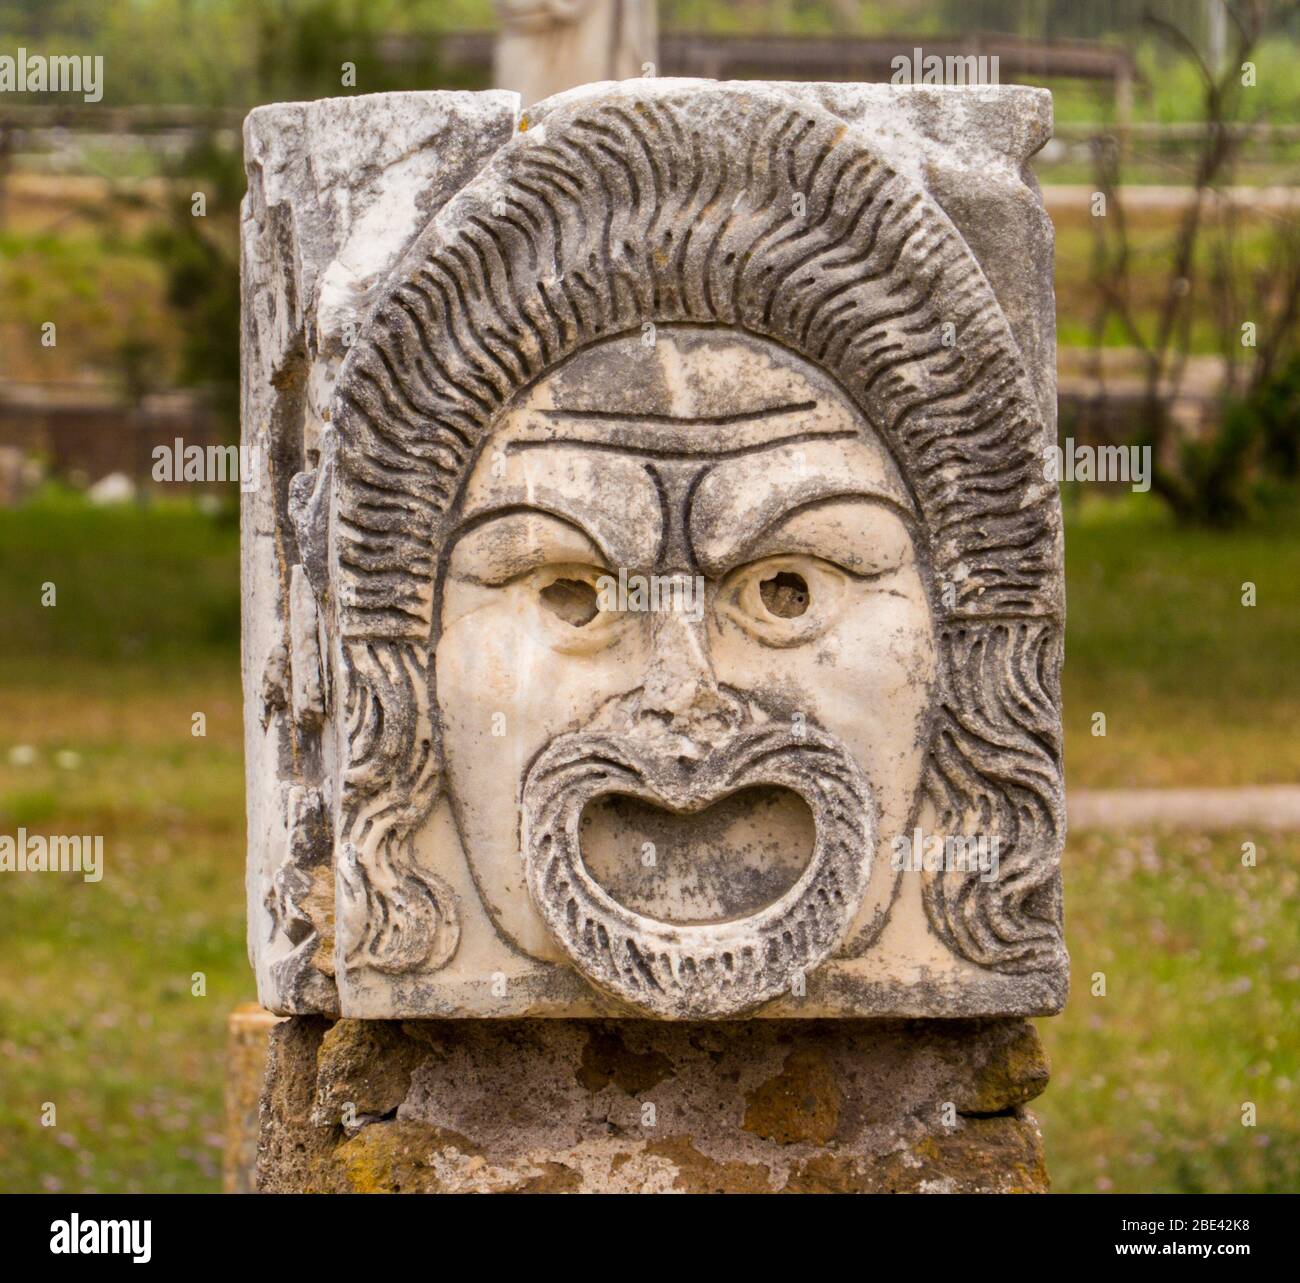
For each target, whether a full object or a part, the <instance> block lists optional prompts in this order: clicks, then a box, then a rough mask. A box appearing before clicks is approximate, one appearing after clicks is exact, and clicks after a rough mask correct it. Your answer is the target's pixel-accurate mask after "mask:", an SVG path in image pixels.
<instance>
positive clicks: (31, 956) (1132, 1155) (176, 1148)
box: [0, 498, 1300, 1191]
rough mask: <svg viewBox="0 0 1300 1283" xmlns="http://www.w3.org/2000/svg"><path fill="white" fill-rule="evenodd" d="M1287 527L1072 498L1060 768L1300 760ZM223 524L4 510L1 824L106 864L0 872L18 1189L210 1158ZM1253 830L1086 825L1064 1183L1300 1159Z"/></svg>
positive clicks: (1056, 1049) (1215, 1177)
mask: <svg viewBox="0 0 1300 1283" xmlns="http://www.w3.org/2000/svg"><path fill="white" fill-rule="evenodd" d="M1298 530H1300V527H1297V525H1295V524H1294V523H1290V522H1287V523H1283V524H1279V525H1275V526H1272V527H1269V528H1260V529H1253V530H1246V531H1242V532H1239V533H1234V534H1231V535H1201V534H1195V533H1189V532H1186V531H1179V530H1175V529H1173V528H1172V527H1171V526H1170V525H1169V524H1168V523H1167V522H1166V521H1165V520H1163V519H1162V518H1161V516H1160V514H1159V512H1158V510H1156V509H1155V507H1154V506H1153V505H1151V504H1149V503H1147V504H1142V503H1136V502H1125V503H1121V504H1107V505H1104V506H1099V507H1096V508H1090V509H1086V510H1084V511H1083V512H1081V513H1079V514H1077V515H1076V517H1075V518H1074V519H1073V520H1072V521H1071V523H1070V526H1069V530H1068V535H1067V561H1068V565H1069V579H1070V584H1069V592H1070V626H1069V635H1068V651H1067V664H1066V729H1067V769H1068V779H1069V781H1070V784H1071V786H1072V787H1082V786H1111V785H1139V784H1152V785H1164V784H1173V783H1201V784H1241V783H1255V782H1278V781H1287V782H1294V781H1300V735H1297V733H1296V730H1295V727H1296V725H1297V721H1298V718H1300V682H1298V681H1297V677H1296V656H1297V654H1300V605H1298V604H1297V601H1296V584H1297V582H1298V581H1300V539H1297V537H1296V536H1297V531H1298ZM237 543H238V534H237V530H236V527H235V523H234V520H233V517H232V515H231V514H229V513H227V514H224V515H221V514H219V515H216V516H210V515H205V514H203V513H201V512H199V511H198V510H196V509H195V508H192V507H189V506H171V505H155V506H154V507H153V508H151V509H147V510H146V509H139V508H135V507H131V508H118V509H92V508H89V507H87V506H85V505H84V504H82V503H81V502H80V501H74V500H71V499H66V498H64V499H59V498H51V499H46V500H44V501H42V502H40V503H38V504H35V505H28V506H27V507H26V508H24V509H19V510H8V511H0V609H2V610H3V618H4V620H5V625H6V628H5V631H6V637H5V657H4V663H3V664H2V665H0V833H10V834H12V833H13V832H14V830H15V829H16V828H18V827H20V826H23V827H26V828H28V829H29V830H31V831H43V832H62V833H91V834H102V835H103V836H104V839H105V870H106V872H105V877H104V880H103V881H102V882H100V883H98V884H87V883H84V882H81V881H79V880H74V879H73V878H72V877H69V876H63V877H54V876H47V877H37V876H28V877H25V878H17V877H16V876H9V877H7V878H6V879H5V880H4V882H3V886H2V889H0V939H3V941H4V946H5V947H4V948H3V949H0V1190H7V1191H8V1190H41V1189H50V1190H68V1191H80V1190H99V1191H119V1190H211V1189H215V1188H217V1186H218V1183H219V1182H218V1169H219V1162H220V1134H219V1133H220V1125H221V1123H220V1102H221V1083H222V1067H223V1036H224V1026H225V1018H226V1015H227V1013H228V1011H229V1010H230V1008H231V1006H232V1005H233V1004H234V1003H236V1002H238V1001H241V1000H245V999H248V998H251V997H252V994H253V985H252V979H251V976H250V974H249V971H248V965H247V962H246V960H245V956H244V941H243V842H244V831H243V802H242V798H243V779H242V766H241V748H240V726H239V719H240V694H239V678H238V660H237V637H238V587H237V579H238V574H237ZM1244 580H1252V581H1254V582H1255V583H1256V584H1257V587H1258V601H1259V604H1258V605H1257V606H1255V607H1253V608H1246V607H1242V606H1241V605H1240V591H1241V588H1240V586H1241V583H1242V582H1243V581H1244ZM46 582H53V583H54V584H55V585H56V592H57V604H56V605H55V606H53V607H43V606H42V605H41V592H42V585H43V584H44V583H46ZM1095 711H1104V712H1105V713H1106V714H1107V722H1108V726H1107V732H1108V733H1107V735H1106V737H1105V738H1097V737H1094V736H1093V735H1092V734H1091V717H1092V713H1093V712H1095ZM196 712H202V713H204V715H205V717H206V735H204V736H203V737H201V738H199V737H195V736H193V735H192V734H191V728H192V725H193V722H192V719H193V714H194V713H196ZM1245 836H1246V835H1236V834H1225V835H1222V836H1219V837H1214V838H1209V837H1206V836H1204V835H1200V834H1177V833H1174V834H1163V835H1157V836H1151V835H1081V836H1080V837H1078V838H1076V839H1072V840H1071V843H1070V846H1069V849H1068V851H1067V856H1066V889H1067V902H1066V903H1067V928H1068V934H1069V941H1070V947H1071V952H1072V954H1073V958H1074V972H1075V986H1074V988H1075V993H1074V997H1073V998H1072V1000H1071V1002H1070V1005H1069V1008H1068V1009H1067V1011H1066V1013H1065V1015H1064V1016H1062V1017H1061V1018H1059V1019H1057V1020H1053V1021H1045V1022H1043V1026H1042V1027H1043V1032H1044V1037H1045V1038H1046V1040H1047V1042H1048V1044H1049V1049H1050V1051H1051V1052H1052V1055H1053V1058H1054V1069H1055V1076H1054V1080H1053V1083H1052V1086H1051V1087H1050V1088H1049V1090H1048V1093H1047V1095H1046V1096H1045V1097H1044V1098H1043V1100H1042V1101H1041V1102H1040V1106H1039V1109H1038V1112H1039V1115H1040V1117H1041V1119H1042V1121H1043V1125H1044V1131H1045V1133H1046V1136H1047V1143H1048V1151H1049V1161H1050V1164H1051V1169H1052V1171H1053V1175H1054V1179H1055V1183H1056V1187H1057V1188H1058V1189H1065V1190H1074V1189H1078V1190H1090V1189H1115V1190H1128V1189H1133V1190H1143V1189H1152V1190H1154V1189H1161V1190H1163V1189H1169V1190H1202V1189H1205V1190H1218V1189H1239V1190H1263V1189H1274V1190H1276V1189H1296V1188H1297V1187H1300V1144H1298V1143H1297V1142H1300V1100H1298V1099H1297V1095H1298V1094H1300V1087H1298V1086H1297V1080H1298V1079H1300V1063H1298V1060H1300V1054H1298V1052H1297V1040H1298V1036H1297V1033H1296V1031H1297V1029H1298V1028H1300V959H1297V955H1296V950H1295V942H1296V929H1295V920H1294V903H1295V900H1296V893H1297V879H1298V877H1300V837H1297V838H1292V837H1287V838H1276V839H1271V840H1270V839H1263V840H1261V842H1260V855H1259V863H1258V866H1257V867H1256V868H1254V869H1246V868H1243V867H1242V866H1241V864H1240V843H1241V841H1242V840H1243V839H1244V837H1245ZM1098 971H1101V972H1105V974H1106V977H1107V996H1106V997H1104V998H1095V997H1092V996H1091V994H1090V986H1091V980H1090V978H1091V976H1092V975H1093V973H1094V972H1098ZM196 972H202V973H203V975H204V980H205V985H206V994H205V995H204V996H194V995H193V994H192V985H193V977H194V974H195V973H196ZM47 1101H51V1102H54V1104H55V1105H56V1107H57V1126H55V1127H49V1128H46V1127H42V1126H41V1123H40V1117H41V1110H42V1107H43V1104H44V1102H47ZM1244 1101H1253V1102H1254V1103H1255V1104H1256V1106H1257V1109H1258V1120H1259V1121H1258V1126H1257V1127H1255V1128H1253V1129H1249V1128H1244V1127H1242V1126H1241V1124H1240V1107H1241V1104H1242V1102H1244Z"/></svg>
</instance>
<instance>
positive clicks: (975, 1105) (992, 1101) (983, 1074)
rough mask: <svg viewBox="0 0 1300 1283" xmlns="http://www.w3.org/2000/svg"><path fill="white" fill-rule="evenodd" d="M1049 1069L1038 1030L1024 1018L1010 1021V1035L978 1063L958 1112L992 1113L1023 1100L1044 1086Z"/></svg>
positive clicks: (1038, 1091)
mask: <svg viewBox="0 0 1300 1283" xmlns="http://www.w3.org/2000/svg"><path fill="white" fill-rule="evenodd" d="M1050 1072H1051V1070H1050V1065H1049V1063H1048V1060H1047V1053H1046V1051H1044V1050H1043V1044H1042V1042H1041V1041H1040V1040H1039V1037H1038V1030H1037V1029H1035V1028H1034V1026H1033V1025H1031V1024H1028V1023H1025V1022H1020V1023H1018V1024H1015V1025H1012V1026H1011V1037H1009V1038H1008V1039H1007V1041H1005V1042H1004V1043H1002V1045H1001V1046H1000V1047H999V1048H998V1050H997V1053H996V1054H995V1055H993V1056H990V1057H989V1059H988V1060H987V1061H986V1062H985V1063H984V1064H983V1065H981V1066H980V1067H979V1070H978V1072H977V1074H976V1076H975V1081H974V1083H973V1084H972V1088H971V1094H970V1096H969V1097H968V1098H964V1099H963V1100H962V1101H961V1104H960V1112H961V1113H963V1114H995V1113H998V1112H999V1111H1001V1110H1004V1109H1009V1108H1012V1107H1013V1106H1016V1105H1023V1104H1026V1103H1027V1102H1028V1101H1031V1100H1033V1099H1034V1097H1035V1096H1039V1095H1041V1094H1042V1092H1043V1091H1044V1090H1045V1089H1046V1087H1047V1083H1048V1079H1049V1077H1050Z"/></svg>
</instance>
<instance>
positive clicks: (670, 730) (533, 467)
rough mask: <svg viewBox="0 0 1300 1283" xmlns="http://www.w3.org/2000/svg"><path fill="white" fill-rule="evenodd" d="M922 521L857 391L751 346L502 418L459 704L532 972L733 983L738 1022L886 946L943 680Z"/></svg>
mask: <svg viewBox="0 0 1300 1283" xmlns="http://www.w3.org/2000/svg"><path fill="white" fill-rule="evenodd" d="M650 337H653V340H654V341H653V342H647V341H646V339H648V338H650ZM912 514H913V505H912V501H911V499H910V496H909V495H908V492H907V490H906V488H905V486H904V485H903V484H902V482H901V480H900V478H899V476H898V473H897V470H896V469H895V467H894V465H893V463H892V461H891V460H890V459H889V457H888V455H887V453H886V452H885V450H884V449H883V447H882V446H881V445H880V443H879V441H878V439H877V438H876V437H875V435H874V433H872V432H871V430H870V429H869V427H868V426H867V425H866V424H865V423H864V422H863V420H862V418H861V416H860V415H859V414H858V413H857V412H856V411H855V410H854V409H853V408H852V407H851V405H850V404H849V403H848V401H847V400H846V399H845V398H844V397H843V395H842V394H841V393H839V392H838V390H837V389H836V388H835V386H834V385H833V384H832V383H831V381H830V380H828V379H826V378H825V377H824V376H822V375H821V374H820V373H819V372H817V371H815V370H814V369H813V368H812V367H810V366H808V365H807V364H806V363H804V362H802V361H800V360H799V359H797V358H795V357H793V356H791V355H790V354H788V353H786V352H785V351H783V350H782V349H780V348H778V347H776V346H775V345H771V344H766V343H761V342H759V341H757V340H755V339H752V338H749V337H747V336H743V335H740V334H738V333H735V332H731V331H727V330H721V329H718V328H693V327H666V328H663V329H661V330H660V331H659V332H658V334H657V335H654V336H645V337H644V338H641V337H630V338H624V339H618V340H613V341H609V342H606V343H604V344H600V345H598V346H596V347H593V348H590V349H587V350H586V351H584V352H582V353H580V354H579V355H578V356H577V357H575V358H573V359H572V360H571V361H570V362H568V363H567V364H566V365H564V366H562V367H560V368H559V369H557V370H556V371H554V372H553V373H551V374H550V375H548V376H547V377H546V378H545V379H543V380H542V381H541V382H539V383H538V384H537V385H535V386H534V387H533V388H532V389H530V391H529V392H528V393H527V394H526V395H525V396H524V397H523V398H521V399H519V400H518V401H517V402H516V403H515V405H514V406H512V407H511V408H510V409H509V410H508V411H507V412H506V413H505V414H504V415H503V416H502V418H501V419H500V421H499V424H498V426H497V428H496V430H495V431H494V433H493V434H492V436H491V437H490V438H489V440H488V442H487V444H486V447H485V449H484V450H483V451H482V453H481V454H480V456H479V459H478V462H477V464H476V466H475V467H474V469H473V471H472V472H471V474H470V477H469V479H468V482H467V484H466V486H465V488H464V490H463V493H462V495H461V499H460V510H459V524H458V534H457V536H456V537H455V538H453V539H451V540H449V541H448V545H447V548H446V550H445V554H444V557H445V561H444V567H443V580H442V597H441V604H442V613H441V634H440V639H439V642H438V646H437V652H436V692H437V700H438V704H439V711H440V717H441V719H442V725H443V744H444V752H445V755H446V771H447V784H448V791H449V795H450V799H451V804H452V807H453V810H454V813H455V816H456V820H457V823H458V826H459V829H460V833H461V836H462V840H463V842H464V845H465V849H466V853H467V856H468V859H469V861H470V864H471V867H472V869H473V872H474V875H475V879H476V882H477V885H478V888H479V890H480V893H481V895H482V897H483V900H484V903H485V904H486V906H487V908H488V910H489V912H490V913H491V914H492V916H493V918H494V920H495V921H496V923H497V925H498V926H499V927H500V928H501V929H502V930H503V931H504V932H505V933H506V935H507V936H508V937H509V938H510V939H511V940H512V941H513V942H514V943H515V944H516V945H518V946H519V947H520V948H521V949H523V950H524V951H526V952H527V953H529V954H532V955H533V956H536V957H541V958H548V959H553V960H556V961H564V962H569V963H573V964H576V965H577V966H578V967H579V969H580V970H581V971H583V972H584V973H585V974H586V975H587V976H588V978H589V979H591V980H593V981H595V982H596V983H598V984H600V985H601V986H602V987H604V988H606V989H609V990H611V991H613V992H614V993H616V994H619V995H621V996H624V997H627V998H628V999H630V1000H631V1001H634V1002H637V1003H638V1004H640V1005H642V1006H649V1007H651V1008H652V1009H656V1010H658V1009H662V1012H663V1013H664V1014H685V1013H684V1012H683V1011H681V1010H680V1009H679V1007H678V1005H676V1004H677V1000H676V999H674V1000H673V1001H672V1002H669V1000H668V999H667V998H665V999H664V1000H663V1002H661V1003H657V1002H656V983H655V979H654V971H655V969H656V968H657V967H668V968H670V969H671V970H672V971H673V974H674V975H680V974H681V973H682V969H683V968H685V969H686V970H687V972H688V973H689V971H690V969H691V968H696V969H699V970H701V971H708V972H710V973H715V974H716V975H719V976H724V977H725V978H726V980H725V983H723V984H722V985H717V984H713V985H710V986H707V989H708V991H709V995H711V996H709V997H708V999H707V1000H708V1001H709V1002H710V1003H711V1004H712V1005H711V1006H710V1007H709V1008H708V1010H707V1011H703V1010H701V1011H700V1014H710V1015H717V1014H725V1013H726V1012H727V1011H730V1010H732V1009H735V1010H740V1009H742V1008H744V1007H748V1006H752V1005H753V1004H754V1002H755V1001H759V1000H762V999H763V998H765V997H769V996H774V994H775V993H776V992H779V991H781V990H782V989H788V988H789V987H790V985H791V984H792V983H795V984H797V976H796V975H795V974H794V973H797V972H799V971H802V970H807V969H810V968H811V967H813V966H815V965H817V964H818V963H819V962H821V961H822V960H823V959H824V958H825V957H826V956H828V955H829V954H830V953H831V952H833V951H835V950H843V951H847V952H857V951H860V950H861V949H862V948H864V947H865V946H866V944H867V943H869V941H870V940H871V939H872V938H873V936H874V934H875V933H876V931H878V930H879V928H880V926H881V925H882V924H883V921H884V916H885V914H886V913H887V911H888V907H889V904H890V901H891V899H892V895H893V890H894V877H895V875H894V874H893V873H892V872H891V870H890V869H889V867H888V865H889V862H888V860H887V859H886V858H883V857H882V858H879V859H877V858H873V857H874V845H875V834H876V833H877V832H883V833H893V832H902V831H904V829H905V827H906V825H907V824H908V822H909V820H910V818H911V816H912V814H913V810H914V807H915V803H916V797H917V792H918V788H919V784H920V780H921V775H922V769H923V762H924V756H925V750H926V746H927V738H928V736H927V729H928V725H929V714H930V708H931V702H932V697H933V694H934V687H935V680H936V659H935V639H934V627H933V622H932V617H931V611H930V606H929V598H928V592H927V586H926V578H925V576H926V570H925V564H924V550H923V548H922V547H919V546H918V542H917V536H916V529H915V524H914V519H913V515H912ZM759 692H761V693H762V694H761V697H760V696H759V695H758V693H759ZM629 960H630V961H629ZM687 988H688V989H689V988H690V986H689V985H688V986H687Z"/></svg>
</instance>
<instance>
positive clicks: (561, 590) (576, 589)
mask: <svg viewBox="0 0 1300 1283" xmlns="http://www.w3.org/2000/svg"><path fill="white" fill-rule="evenodd" d="M539 595H540V597H541V599H542V605H543V606H545V607H546V609H547V610H549V611H550V612H551V614H553V615H554V616H555V617H556V619H561V620H563V621H564V622H565V623H566V624H571V625H572V626H573V627H574V628H585V627H586V626H587V625H588V624H589V623H591V621H592V620H593V619H595V618H596V616H597V614H599V613H600V606H599V603H598V601H597V598H596V589H595V587H594V585H592V584H589V583H588V582H587V581H586V580H585V579H552V580H551V582H550V583H548V584H546V585H545V586H544V587H543V588H542V590H541V592H540V594H539Z"/></svg>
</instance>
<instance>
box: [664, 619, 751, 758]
mask: <svg viewBox="0 0 1300 1283" xmlns="http://www.w3.org/2000/svg"><path fill="white" fill-rule="evenodd" d="M652 630H653V631H652V650H651V658H650V666H649V668H648V670H647V672H646V677H645V684H644V686H643V687H642V690H641V708H640V729H641V731H642V733H647V732H648V733H659V734H663V733H668V734H671V735H675V736H678V737H679V738H680V741H681V742H680V744H679V745H678V746H677V750H676V751H677V756H679V757H687V758H698V757H701V756H703V755H704V753H705V752H707V751H708V749H709V747H711V746H712V745H714V744H716V743H719V742H720V741H722V740H724V739H726V738H727V737H728V736H729V735H730V734H731V733H732V731H733V730H734V729H735V727H736V725H737V723H738V721H739V708H738V707H737V705H736V701H735V700H734V699H733V698H732V697H731V696H729V695H728V694H726V693H725V692H724V691H723V690H721V689H720V688H719V686H718V680H717V677H716V675H715V674H714V671H713V663H712V661H711V659H710V657H709V643H708V635H707V630H706V626H705V623H704V620H703V619H702V618H700V619H695V618H692V616H691V615H690V614H688V613H686V612H683V611H662V612H658V613H656V614H655V615H654V617H653V623H652Z"/></svg>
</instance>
